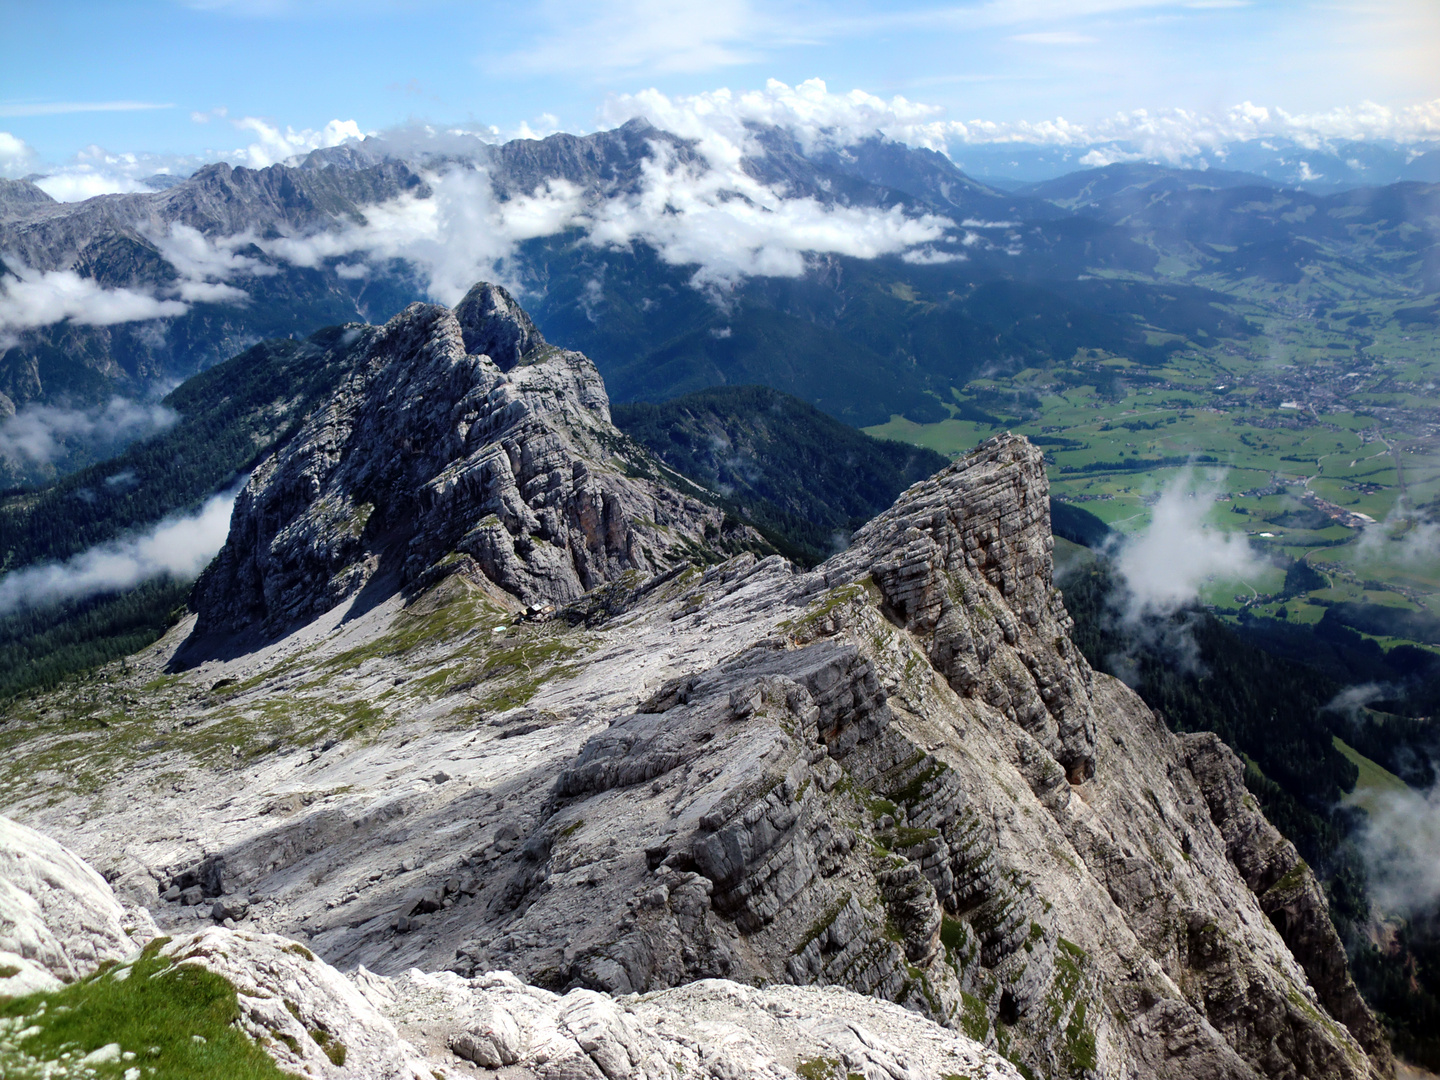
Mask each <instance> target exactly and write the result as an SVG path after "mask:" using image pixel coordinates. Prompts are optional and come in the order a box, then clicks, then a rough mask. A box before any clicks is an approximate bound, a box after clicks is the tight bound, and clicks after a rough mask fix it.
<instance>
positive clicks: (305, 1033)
mask: <svg viewBox="0 0 1440 1080" xmlns="http://www.w3.org/2000/svg"><path fill="white" fill-rule="evenodd" d="M131 915H132V913H131V912H127V911H126V910H125V909H124V908H123V907H122V906H121V905H120V904H119V903H118V902H117V900H116V899H115V896H114V895H113V893H112V892H111V890H110V887H109V885H107V884H106V883H105V881H104V880H103V879H102V878H101V877H100V876H99V875H98V874H96V873H95V871H94V870H93V869H92V868H91V867H89V866H87V865H85V863H84V862H82V861H81V860H80V859H78V858H76V856H75V855H74V854H73V853H71V852H70V851H67V850H66V849H65V848H64V847H62V846H61V845H59V844H57V843H55V841H53V840H51V839H50V838H48V837H45V836H42V835H41V834H39V833H37V832H35V831H33V830H31V829H27V828H25V827H24V826H23V825H18V824H16V823H15V822H13V821H10V820H9V819H7V818H0V933H3V934H4V935H5V937H4V939H3V942H0V943H3V944H4V945H5V946H7V947H8V946H12V945H13V946H17V947H19V948H20V949H21V950H22V951H23V954H24V955H21V954H19V953H15V952H0V959H5V960H7V961H9V960H14V961H16V962H17V963H16V964H7V965H6V966H7V967H15V966H18V965H23V966H24V967H25V968H26V969H27V971H28V975H27V974H24V973H21V974H16V975H12V976H5V977H3V979H0V1000H4V999H5V998H6V997H9V996H14V995H17V994H24V993H29V992H31V991H33V990H37V989H38V990H41V991H54V990H58V989H60V988H61V987H62V983H63V982H74V981H76V980H77V979H83V980H85V981H86V983H87V986H86V987H85V992H87V993H88V994H89V997H90V1000H89V1001H87V1002H86V1003H84V1004H82V1005H80V1006H79V1008H80V1009H81V1010H84V1011H85V1012H86V1021H87V1022H86V1023H84V1024H80V1025H69V1026H68V1027H67V1026H66V1022H67V1017H66V1014H67V1013H69V1012H71V1011H72V1010H74V1009H75V1008H76V1005H75V1003H74V1001H73V999H66V998H65V996H64V995H63V994H62V995H60V996H59V997H55V998H50V999H48V1000H47V999H43V998H42V999H39V1000H38V1001H37V1000H36V999H33V998H32V999H30V1001H29V1011H27V1013H26V1014H23V1015H17V1016H5V1017H0V1075H3V1076H6V1077H8V1078H11V1080H30V1078H35V1080H40V1078H50V1080H53V1078H56V1077H95V1076H97V1075H98V1076H102V1077H105V1076H115V1077H120V1076H122V1075H123V1076H127V1077H131V1078H132V1080H133V1078H134V1077H137V1076H140V1075H142V1073H143V1072H144V1070H145V1069H146V1068H149V1069H150V1070H152V1071H153V1069H154V1068H155V1066H146V1065H145V1062H147V1061H155V1060H156V1059H157V1058H158V1059H159V1061H160V1064H161V1065H168V1067H169V1071H170V1072H171V1073H172V1074H175V1075H200V1074H199V1073H198V1072H195V1071H191V1070H190V1069H185V1068H184V1067H181V1066H180V1064H179V1063H178V1062H177V1061H176V1060H174V1059H172V1058H169V1056H168V1054H169V1053H173V1050H170V1051H168V1053H167V1044H170V1043H173V1042H176V1041H179V1042H184V1043H188V1042H190V1041H191V1040H192V1039H194V1040H195V1041H198V1042H200V1043H202V1044H203V1043H205V1041H206V1040H205V1038H204V1036H198V1035H193V1034H192V1033H191V1031H189V1030H181V1031H175V1030H169V1031H164V1030H157V1028H156V1027H155V1026H154V1025H153V1023H135V1020H136V1018H137V1017H136V1014H137V1013H139V1014H141V1015H142V1017H144V1018H148V1017H149V1016H152V1015H153V1013H152V1012H151V1011H150V1010H151V1009H153V1005H154V998H153V996H150V997H149V999H148V1000H147V991H146V988H145V987H144V985H143V984H148V983H149V982H150V980H152V979H157V978H159V979H169V978H173V977H174V976H175V975H176V974H177V973H179V972H180V971H184V970H186V969H190V970H193V969H196V968H199V969H204V970H206V971H208V972H210V973H212V974H213V975H218V976H220V977H221V978H223V979H224V980H225V981H226V983H228V984H229V985H228V989H229V991H230V992H233V994H234V1003H235V1008H234V1020H233V1021H232V1023H233V1025H234V1027H235V1028H238V1029H239V1030H240V1031H241V1032H243V1033H244V1034H245V1035H246V1036H248V1037H249V1039H251V1040H253V1041H254V1043H255V1044H258V1045H259V1046H261V1047H263V1048H264V1049H265V1050H266V1052H268V1053H269V1054H270V1056H271V1057H272V1058H274V1059H275V1063H276V1064H277V1065H278V1066H279V1067H280V1069H281V1070H282V1072H279V1073H275V1075H287V1076H299V1077H303V1078H304V1080H330V1078H335V1080H339V1078H341V1077H345V1078H349V1080H454V1078H456V1077H458V1076H463V1075H466V1073H467V1072H468V1071H470V1070H473V1069H474V1068H475V1067H476V1066H479V1067H481V1068H485V1069H487V1070H497V1069H503V1070H504V1072H503V1073H501V1074H500V1075H503V1076H505V1077H507V1078H508V1080H527V1078H528V1080H534V1078H543V1080H560V1078H572V1080H625V1078H628V1077H636V1078H642V1077H643V1078H646V1080H661V1078H669V1077H676V1076H688V1077H701V1078H702V1080H736V1078H739V1077H763V1078H765V1080H797V1078H799V1077H804V1078H806V1080H814V1078H816V1077H821V1076H824V1077H831V1076H835V1077H838V1076H839V1075H842V1074H844V1075H850V1076H854V1075H857V1074H858V1075H863V1076H886V1077H905V1078H914V1080H941V1078H942V1077H944V1078H947V1080H1019V1074H1018V1073H1017V1072H1016V1071H1015V1070H1014V1068H1013V1067H1011V1065H1010V1064H1009V1063H1008V1062H1006V1061H1004V1060H1003V1059H1001V1058H1000V1057H999V1056H998V1055H996V1054H995V1053H994V1052H993V1051H987V1050H986V1049H984V1048H983V1047H981V1046H980V1045H978V1044H977V1043H975V1042H973V1041H972V1040H970V1039H967V1038H965V1037H964V1036H963V1035H957V1034H956V1033H954V1032H949V1031H946V1030H945V1029H944V1028H941V1027H939V1026H938V1025H936V1024H934V1023H933V1022H931V1021H929V1020H926V1019H924V1018H922V1017H920V1016H917V1015H915V1014H914V1013H911V1012H907V1011H906V1010H904V1009H901V1008H898V1007H897V1006H894V1005H890V1004H888V1003H885V1002H878V1001H875V1000H873V999H870V998H864V997H861V996H859V995H857V994H853V993H849V992H847V991H844V990H821V989H819V988H815V987H805V988H800V987H774V988H771V989H768V990H756V989H752V988H750V987H746V986H740V985H737V984H735V983H728V982H722V981H718V980H710V981H708V982H703V983H698V984H695V985H693V986H690V987H686V988H684V989H682V990H672V991H670V992H669V993H665V994H657V995H652V996H650V997H649V998H647V999H645V1000H644V1001H635V1000H633V999H632V1000H629V1001H623V1000H615V999H612V998H610V997H609V996H607V995H605V994H599V993H595V992H594V991H590V990H580V989H577V990H572V991H571V992H570V993H568V994H566V995H564V996H563V997H561V996H559V995H556V994H552V993H548V992H546V991H544V990H541V989H538V988H536V987H533V986H527V985H525V984H524V983H522V982H521V981H520V980H519V979H517V978H515V977H514V976H513V975H511V974H510V973H509V972H503V971H496V972H489V973H486V974H485V975H483V976H481V977H479V978H475V979H462V978H459V977H457V976H456V975H454V974H452V973H450V972H442V973H439V974H435V975H427V974H425V973H422V972H419V971H411V972H408V973H407V974H405V975H404V976H401V977H399V978H387V977H385V976H381V975H376V974H374V973H373V972H370V971H367V970H365V969H364V968H360V969H358V970H357V971H356V972H354V973H353V974H352V975H351V976H349V977H347V976H346V975H344V974H342V973H341V972H339V971H337V970H336V969H335V968H333V967H331V966H330V965H329V964H327V963H325V961H324V960H321V959H319V958H317V957H316V956H315V955H314V953H312V952H311V951H310V950H309V949H307V948H305V946H303V945H301V944H299V943H298V942H295V941H291V940H289V939H287V938H283V937H279V936H276V935H273V934H262V933H254V932H251V931H249V930H231V929H228V928H222V927H217V926H211V927H206V928H204V929H201V930H197V931H194V932H192V933H188V934H183V935H181V936H179V937H176V938H159V939H156V937H155V934H154V928H153V926H145V925H141V926H134V927H127V926H126V923H127V922H129V921H131ZM58 942H64V943H65V946H66V947H60V948H52V947H51V946H52V945H54V944H55V943H58ZM102 962H103V963H104V966H103V967H101V966H100V965H101V963H102ZM137 984H140V985H139V986H137ZM212 992H213V991H212ZM97 1001H100V1002H103V1005H100V1006H97V1005H96V1002H97ZM222 1023H223V1022H222ZM52 1026H53V1027H59V1028H64V1029H65V1031H66V1035H67V1036H68V1039H67V1041H65V1042H59V1043H58V1044H57V1040H56V1039H55V1038H54V1037H53V1035H52V1034H51V1031H50V1030H49V1029H51V1028H52ZM77 1037H78V1038H77ZM114 1039H120V1040H125V1041H123V1042H121V1041H107V1040H114ZM155 1043H159V1044H160V1045H154V1044H155ZM131 1062H138V1064H135V1065H131V1064H130V1063H131ZM197 1064H199V1063H197ZM226 1072H228V1070H226V1071H225V1072H222V1071H221V1070H220V1069H219V1068H218V1067H217V1064H216V1063H215V1062H213V1061H212V1062H211V1063H210V1064H209V1066H208V1067H207V1068H206V1071H205V1075H207V1076H216V1077H218V1076H221V1075H225V1074H226ZM492 1075H493V1074H492Z"/></svg>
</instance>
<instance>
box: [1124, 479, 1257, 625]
mask: <svg viewBox="0 0 1440 1080" xmlns="http://www.w3.org/2000/svg"><path fill="white" fill-rule="evenodd" d="M1218 491H1219V488H1218V487H1215V486H1213V485H1207V484H1199V485H1197V484H1196V483H1195V482H1194V478H1193V477H1192V476H1191V475H1190V474H1188V473H1187V474H1182V475H1181V476H1179V477H1177V478H1176V479H1175V480H1174V481H1172V482H1171V483H1170V484H1169V485H1168V486H1167V487H1166V488H1165V489H1164V491H1162V492H1161V494H1160V500H1159V501H1158V502H1157V503H1156V504H1155V507H1154V510H1153V512H1152V514H1151V518H1150V525H1149V526H1148V527H1147V528H1146V529H1145V530H1144V531H1143V532H1140V533H1137V534H1136V535H1134V536H1133V537H1130V538H1128V539H1127V540H1125V541H1124V542H1123V543H1122V544H1121V545H1120V547H1119V550H1118V551H1117V552H1116V555H1115V565H1116V567H1117V569H1118V570H1119V571H1120V573H1121V575H1122V576H1123V577H1124V578H1125V583H1126V584H1127V585H1128V586H1129V589H1130V595H1129V599H1128V601H1127V604H1126V608H1125V616H1126V618H1127V619H1129V620H1132V621H1134V620H1138V619H1139V618H1141V617H1142V616H1145V615H1169V614H1171V613H1173V612H1175V611H1178V610H1179V609H1180V608H1182V607H1184V606H1185V605H1186V604H1189V603H1192V602H1193V601H1194V600H1196V599H1197V598H1198V597H1199V595H1200V587H1201V586H1202V585H1203V584H1204V583H1205V582H1207V581H1210V580H1214V579H1222V580H1241V581H1243V580H1244V579H1245V578H1247V577H1250V576H1253V575H1254V574H1256V573H1258V572H1259V571H1260V570H1262V569H1263V568H1264V562H1263V560H1261V559H1260V558H1259V557H1258V556H1257V555H1256V554H1255V552H1254V550H1253V549H1252V548H1251V547H1250V542H1249V540H1248V539H1247V538H1246V537H1245V536H1244V535H1242V534H1239V533H1230V532H1225V531H1224V530H1222V529H1216V528H1211V527H1210V526H1208V525H1207V524H1206V523H1205V517H1206V515H1207V514H1208V513H1209V511H1210V508H1211V506H1212V505H1214V501H1215V495H1216V494H1217V493H1218Z"/></svg>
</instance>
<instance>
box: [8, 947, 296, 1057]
mask: <svg viewBox="0 0 1440 1080" xmlns="http://www.w3.org/2000/svg"><path fill="white" fill-rule="evenodd" d="M165 940H166V939H163V938H162V939H159V940H157V941H155V942H152V943H151V944H150V945H149V946H148V947H147V948H146V950H145V952H144V953H142V954H141V957H140V959H139V960H138V961H136V963H135V964H134V965H133V966H131V967H128V968H115V967H113V966H112V967H106V968H103V969H101V970H100V971H99V972H97V973H95V974H94V975H91V976H90V977H89V978H87V979H82V980H80V981H79V982H76V983H74V984H72V985H70V986H67V987H65V988H63V989H61V990H58V991H55V992H54V993H47V994H31V995H28V996H26V997H21V998H12V999H9V1000H0V1024H3V1025H4V1031H3V1033H0V1075H3V1076H5V1077H6V1078H7V1080H23V1078H29V1077H40V1076H49V1075H54V1076H57V1077H58V1076H61V1075H66V1074H73V1075H88V1076H95V1077H100V1078H105V1077H115V1078H117V1080H118V1078H120V1077H123V1076H124V1075H125V1072H126V1070H127V1069H131V1068H136V1067H138V1068H140V1069H141V1074H142V1075H143V1076H145V1077H146V1078H147V1080H150V1078H152V1077H153V1078H154V1080H194V1078H195V1077H199V1076H205V1077H225V1080H284V1078H285V1077H286V1074H285V1073H282V1072H281V1071H280V1069H279V1068H278V1067H277V1066H276V1064H275V1061H274V1059H272V1058H271V1057H270V1055H268V1054H267V1053H265V1051H264V1050H262V1049H260V1047H258V1046H256V1045H255V1044H254V1043H253V1042H251V1041H250V1040H249V1039H248V1038H247V1037H246V1036H245V1035H244V1034H243V1033H242V1032H241V1031H240V1030H239V1029H237V1028H236V1027H234V1026H233V1024H234V1022H235V1020H236V1019H237V1018H238V1017H239V1015H240V1006H239V1002H238V1001H237V999H236V996H235V988H234V987H233V986H231V985H230V983H229V982H227V981H226V980H225V979H223V978H221V977H220V976H219V975H216V974H215V973H214V972H211V971H205V970H203V969H201V968H197V967H194V966H191V965H175V964H172V963H171V962H170V961H169V959H167V958H165V957H161V956H158V955H156V954H157V953H158V951H159V949H160V947H161V946H162V945H163V944H164V941H165ZM127 972H128V974H125V973H127ZM117 976H122V977H118V978H117ZM112 1043H113V1044H118V1046H119V1048H120V1049H119V1051H118V1052H117V1053H116V1054H115V1056H114V1059H113V1060H109V1061H102V1062H98V1063H92V1064H88V1065H86V1066H84V1067H81V1066H80V1065H79V1064H78V1061H79V1059H80V1058H83V1057H84V1056H85V1055H87V1054H91V1053H93V1052H94V1051H97V1050H100V1049H101V1048H102V1047H106V1046H109V1045H110V1044H112ZM127 1054H128V1055H130V1056H129V1057H126V1056H124V1055H127ZM87 1068H88V1069H91V1070H93V1072H88V1073H87V1072H86V1071H85V1069H87Z"/></svg>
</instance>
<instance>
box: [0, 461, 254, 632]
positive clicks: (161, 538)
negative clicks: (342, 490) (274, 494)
mask: <svg viewBox="0 0 1440 1080" xmlns="http://www.w3.org/2000/svg"><path fill="white" fill-rule="evenodd" d="M237 491H238V488H237V489H232V490H230V491H227V492H224V493H222V494H220V495H215V496H213V497H212V498H210V499H209V500H207V501H206V503H205V505H204V506H202V507H201V508H200V510H199V511H197V512H196V513H194V514H187V515H183V516H178V517H171V518H166V519H165V520H164V521H162V522H160V523H159V524H157V525H155V526H153V527H151V528H150V529H148V530H146V531H145V532H143V533H141V534H139V535H136V536H131V537H127V538H125V539H122V540H115V541H112V542H110V543H107V544H100V545H98V546H96V547H93V548H91V549H90V550H88V551H84V552H81V553H80V554H79V555H76V556H75V557H74V558H71V559H67V560H65V561H64V562H53V563H44V564H42V565H39V566H31V567H26V568H25V569H23V570H15V571H12V572H10V573H8V574H6V575H5V576H4V577H0V615H8V614H10V613H11V612H14V611H17V610H19V609H21V608H25V607H38V606H41V605H44V604H52V603H56V602H59V601H62V600H76V599H81V598H84V597H89V596H98V595H100V594H102V593H108V592H117V591H119V590H121V589H129V588H133V587H135V586H136V585H139V584H141V583H142V582H145V581H149V580H151V579H153V578H158V577H166V576H169V577H175V578H179V579H181V580H186V579H192V578H195V577H198V576H199V574H200V571H202V570H204V569H205V567H206V565H207V564H208V563H209V562H210V560H211V559H213V558H214V557H215V553H216V552H217V551H219V550H220V548H221V547H222V546H223V545H224V543H225V537H226V534H227V533H228V532H229V529H230V510H231V508H232V506H233V505H234V503H235V495H236V493H237Z"/></svg>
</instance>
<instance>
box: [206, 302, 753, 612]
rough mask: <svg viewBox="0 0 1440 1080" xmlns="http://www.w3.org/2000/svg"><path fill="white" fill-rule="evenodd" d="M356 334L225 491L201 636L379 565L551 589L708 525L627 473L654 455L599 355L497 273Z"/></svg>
mask: <svg viewBox="0 0 1440 1080" xmlns="http://www.w3.org/2000/svg"><path fill="white" fill-rule="evenodd" d="M353 333H354V336H355V342H354V344H353V345H352V346H351V350H352V351H351V355H352V357H353V359H352V360H351V361H350V363H351V364H352V366H353V369H354V374H353V375H352V376H351V377H350V378H348V379H347V380H345V381H344V382H343V383H342V385H341V387H340V389H339V390H338V392H337V393H336V394H335V396H334V397H333V398H332V399H331V401H330V403H329V404H328V405H327V406H326V407H324V408H323V409H320V410H318V411H317V412H315V413H313V414H312V415H311V416H310V417H309V419H308V420H307V421H306V422H305V424H304V425H303V427H302V428H301V430H300V431H299V432H298V433H297V434H296V436H295V438H294V439H292V440H290V441H289V442H288V443H286V444H285V445H284V446H283V447H282V448H281V449H280V450H279V451H278V452H277V453H276V454H274V455H272V456H271V457H270V458H268V459H267V460H266V461H264V462H263V463H261V465H260V466H259V467H258V468H257V469H256V470H255V472H254V473H253V474H252V476H251V478H250V481H249V483H248V484H247V486H246V487H245V489H244V491H243V492H242V493H241V495H240V497H239V499H238V501H237V502H236V507H235V511H234V515H233V517H232V521H231V530H230V538H229V541H228V542H227V544H226V546H225V548H224V550H223V551H222V552H221V554H220V556H219V558H218V559H217V560H216V561H215V563H214V564H213V565H212V566H211V567H210V568H209V570H207V572H206V573H205V576H204V577H203V578H202V579H201V581H200V583H199V584H198V585H197V587H196V593H195V603H196V606H197V607H198V609H199V611H200V622H199V625H198V627H197V635H198V636H199V637H204V636H206V635H215V634H233V633H235V632H237V631H240V630H242V629H244V628H246V627H249V626H251V625H252V624H259V625H261V626H263V627H265V628H266V629H270V630H274V629H281V628H286V627H288V626H290V625H293V624H294V623H295V622H297V621H300V620H307V619H309V618H313V617H314V616H316V615H319V614H321V613H322V612H324V611H327V610H329V609H330V608H332V607H334V606H335V605H336V604H338V603H340V602H341V601H343V600H345V599H347V598H349V597H350V596H353V595H354V594H356V593H357V592H359V591H360V590H361V589H362V588H364V587H365V586H366V585H367V584H368V583H369V582H370V581H371V580H372V579H375V578H376V577H377V576H378V577H379V578H380V581H381V583H382V585H381V587H383V585H384V584H385V583H388V584H389V586H390V588H391V589H392V590H393V588H394V587H395V586H396V585H399V586H405V587H410V588H414V587H415V586H416V585H417V584H419V583H422V582H424V581H426V580H430V579H433V578H434V576H435V575H437V574H442V573H464V574H466V575H467V576H468V578H469V579H470V580H472V581H474V582H476V583H477V584H482V585H491V584H493V585H495V586H499V588H500V589H501V590H503V593H504V594H509V595H511V596H513V597H515V598H517V599H518V600H520V601H521V602H522V603H525V604H530V605H533V606H539V605H547V604H548V605H553V604H556V603H564V602H566V601H569V600H574V599H576V598H577V597H579V596H580V595H581V594H582V593H584V592H586V591H588V590H590V589H593V588H595V587H596V586H598V585H601V584H604V583H605V582H608V581H612V580H614V579H615V578H617V577H619V576H620V575H621V574H624V573H627V572H630V571H637V572H643V573H647V574H651V573H655V572H657V571H658V570H661V569H666V568H668V567H669V566H670V565H671V564H673V562H674V561H675V558H677V557H678V556H677V555H674V554H672V549H673V550H678V551H682V552H684V553H686V554H690V555H694V554H696V553H699V552H701V551H703V550H704V548H705V545H706V541H707V534H708V536H709V538H710V539H712V540H715V541H717V542H718V541H719V540H720V535H721V527H722V525H723V524H724V522H723V515H722V514H721V513H720V512H719V511H717V510H715V509H713V508H712V507H710V506H707V505H705V504H703V503H701V502H698V501H697V500H695V499H693V498H689V497H686V496H684V495H681V494H679V493H677V492H676V491H675V490H674V489H673V488H671V487H668V486H664V485H661V484H657V483H654V482H653V481H651V480H648V479H645V478H644V477H642V476H637V475H635V474H636V473H637V469H638V470H651V471H653V470H654V469H655V468H656V466H655V465H654V463H653V462H651V461H650V460H649V458H648V455H647V454H645V452H644V451H643V450H641V449H640V448H639V447H637V446H634V445H633V444H630V443H628V440H626V439H625V438H624V436H622V435H621V434H620V432H619V431H618V430H617V429H616V428H615V427H614V426H613V425H612V424H611V423H610V411H609V400H608V399H607V397H606V396H605V389H604V384H603V382H602V381H601V379H600V374H599V372H597V371H596V370H595V367H594V365H593V364H591V363H590V361H589V360H587V359H586V358H585V357H584V356H582V355H580V354H579V353H574V352H568V351H566V350H563V349H557V348H553V347H552V346H549V345H547V344H546V342H545V339H544V338H543V337H542V336H541V334H540V331H539V330H538V329H536V327H535V325H534V323H532V322H531V321H530V318H529V316H528V315H526V314H525V313H524V311H522V310H521V309H520V307H519V305H518V304H516V303H515V301H514V300H513V298H511V297H510V295H509V294H508V293H507V292H506V291H505V290H504V289H502V288H500V287H499V286H496V285H489V284H482V285H477V286H476V287H475V288H474V289H472V290H471V291H470V293H469V294H468V295H467V296H466V297H465V299H464V300H462V301H461V302H460V304H459V305H458V306H457V307H456V308H455V309H454V310H453V311H451V310H450V309H448V308H444V307H439V306H436V305H428V304H412V305H411V306H410V307H408V308H406V309H405V311H403V312H402V313H401V314H399V315H397V316H396V317H395V318H394V319H392V320H390V322H388V323H387V324H386V325H385V326H384V327H382V328H379V329H365V330H360V329H356V330H355V331H354V332H353ZM627 455H628V457H627ZM732 532H734V530H732ZM729 539H730V540H732V541H734V542H736V543H739V542H742V541H745V540H748V541H750V542H756V541H758V539H759V538H758V537H757V536H755V535H754V534H752V533H748V532H746V533H744V534H743V535H742V534H741V533H740V532H735V533H734V535H733V536H731V537H729ZM502 595H503V594H502Z"/></svg>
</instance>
